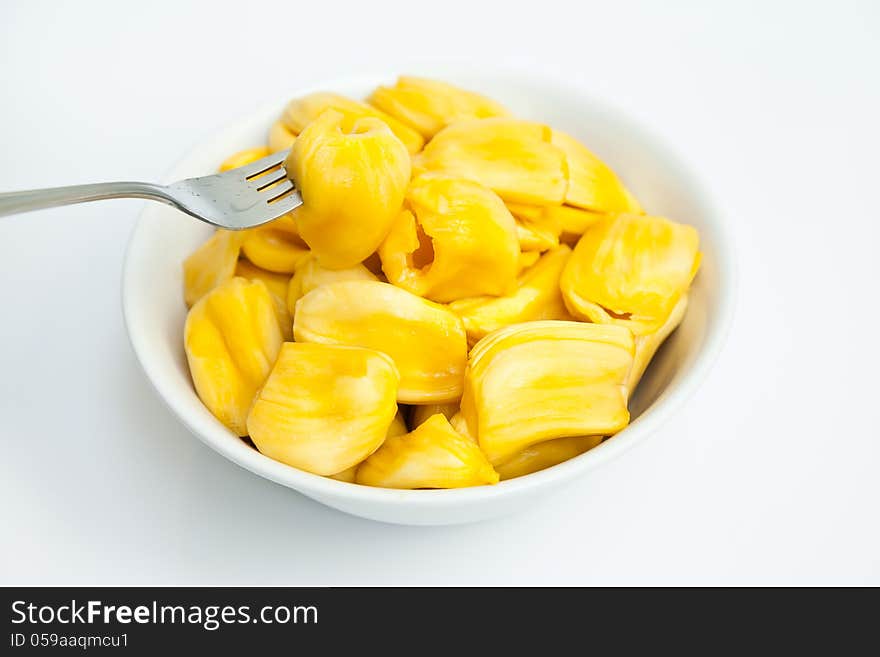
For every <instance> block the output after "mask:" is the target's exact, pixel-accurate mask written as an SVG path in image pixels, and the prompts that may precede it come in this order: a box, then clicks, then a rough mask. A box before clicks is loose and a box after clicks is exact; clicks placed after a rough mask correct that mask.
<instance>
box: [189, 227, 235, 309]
mask: <svg viewBox="0 0 880 657" xmlns="http://www.w3.org/2000/svg"><path fill="white" fill-rule="evenodd" d="M240 250H241V237H240V235H239V234H238V233H234V232H232V231H229V230H218V231H216V232H215V233H214V234H213V235H211V237H210V238H209V239H208V241H207V242H205V243H204V244H202V245H201V246H200V247H199V248H198V249H196V250H195V251H194V252H193V253H192V254H191V255H190V256H189V257H188V258H187V259H186V260H184V262H183V300H184V301H185V302H186V305H187V307H192V305H193V304H194V303H195V302H196V301H198V300H199V299H201V298H202V297H203V296H204V295H206V294H207V293H208V292H210V291H211V290H213V289H214V288H215V287H217V286H218V285H220V284H222V283H225V282H226V281H228V280H229V279H230V278H232V277H233V275H234V274H235V265H236V263H237V262H238V254H239V251H240Z"/></svg>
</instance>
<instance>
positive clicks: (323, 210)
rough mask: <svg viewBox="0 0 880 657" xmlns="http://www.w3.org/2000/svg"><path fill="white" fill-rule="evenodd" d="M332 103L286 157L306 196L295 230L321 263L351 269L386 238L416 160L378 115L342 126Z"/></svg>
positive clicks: (296, 215)
mask: <svg viewBox="0 0 880 657" xmlns="http://www.w3.org/2000/svg"><path fill="white" fill-rule="evenodd" d="M343 120H344V117H343V115H342V114H340V113H339V112H335V111H332V110H328V111H327V112H325V113H324V114H322V115H321V116H320V117H318V118H317V119H316V120H315V121H313V122H312V123H310V124H309V125H308V127H307V128H306V129H305V130H303V132H302V133H301V134H300V135H299V137H298V138H297V140H296V142H295V143H294V145H293V148H292V149H291V150H290V154H289V155H288V156H287V160H286V161H285V167H286V169H287V173H288V175H289V176H290V177H291V178H292V179H293V180H294V181H295V182H296V186H297V189H298V190H299V192H300V195H301V196H302V198H303V204H302V205H301V206H300V207H299V208H297V209H296V210H294V212H293V214H294V216H295V217H296V225H297V230H298V231H299V234H300V236H302V238H303V240H305V242H306V244H308V245H309V247H310V248H311V249H312V251H313V253H314V254H315V256H316V257H317V258H318V261H319V262H320V263H321V265H322V266H324V267H327V268H329V269H346V268H348V267H353V266H355V265H356V264H358V263H360V262H361V261H362V260H364V259H366V258H368V257H369V256H370V255H371V254H372V253H373V252H374V251H376V249H377V248H378V246H379V245H380V244H381V243H382V240H384V239H385V236H386V235H387V234H388V231H389V230H390V228H391V224H392V223H393V222H394V220H395V218H396V217H397V215H398V213H399V212H400V208H401V206H402V205H403V198H404V194H405V193H406V187H407V185H408V183H409V176H410V160H409V154H408V153H407V152H406V148H404V146H403V144H402V143H401V141H400V140H399V139H398V138H397V137H395V136H394V134H393V133H392V132H391V130H390V129H389V128H388V126H387V125H385V124H384V123H382V121H380V120H379V119H375V118H370V117H367V118H361V119H357V120H356V121H354V122H353V123H352V124H351V126H350V127H349V128H348V129H347V130H346V129H343V127H342V126H343Z"/></svg>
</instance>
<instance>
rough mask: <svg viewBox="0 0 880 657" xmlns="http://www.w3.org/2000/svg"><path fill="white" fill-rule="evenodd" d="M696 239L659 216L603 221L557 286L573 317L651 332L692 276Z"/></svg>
mask: <svg viewBox="0 0 880 657" xmlns="http://www.w3.org/2000/svg"><path fill="white" fill-rule="evenodd" d="M698 248H699V235H697V231H696V230H695V229H694V228H693V227H691V226H687V225H685V224H678V223H675V222H673V221H670V220H669V219H664V218H662V217H652V216H647V215H634V214H622V215H618V216H617V217H606V218H604V219H602V220H601V221H600V222H598V223H597V224H595V225H594V226H593V227H592V228H590V229H589V230H588V231H587V232H586V233H584V236H583V237H582V238H581V239H580V241H578V243H577V246H576V247H575V249H574V253H572V256H571V258H569V261H568V264H567V265H566V266H565V270H564V271H563V273H562V280H561V281H560V287H561V289H562V295H563V298H564V299H565V305H566V306H567V307H568V310H569V312H571V314H572V315H574V316H575V317H577V318H578V319H583V320H586V321H591V322H596V323H600V324H620V325H622V326H626V327H627V328H629V329H631V330H632V331H633V333H635V334H636V335H644V334H646V333H653V332H654V331H656V330H657V329H659V328H660V327H661V326H662V325H663V324H664V323H665V322H666V319H667V318H668V317H669V315H670V313H671V312H672V310H673V308H674V307H675V305H676V304H677V303H678V301H679V299H680V298H681V297H682V295H683V294H685V292H687V289H688V286H689V285H690V283H691V281H692V280H693V278H694V276H695V275H696V273H697V269H698V267H699V264H700V253H699V250H698Z"/></svg>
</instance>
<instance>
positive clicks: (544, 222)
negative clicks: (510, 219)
mask: <svg viewBox="0 0 880 657" xmlns="http://www.w3.org/2000/svg"><path fill="white" fill-rule="evenodd" d="M507 207H508V209H509V210H510V213H511V214H512V215H513V216H514V218H515V219H516V234H517V238H518V240H519V247H520V249H522V250H523V251H538V252H539V253H541V252H543V251H546V250H547V249H552V248H554V247H557V246H559V235H560V234H561V233H562V223H561V222H560V221H559V219H558V218H557V217H556V216H555V215H554V214H552V213H549V212H545V208H544V207H539V206H531V205H529V206H523V205H520V204H517V203H508V205H507ZM549 207H559V206H549ZM524 208H528V210H529V211H528V212H524V211H523V209H524ZM533 209H534V210H536V211H532V210H533Z"/></svg>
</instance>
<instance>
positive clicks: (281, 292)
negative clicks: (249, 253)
mask: <svg viewBox="0 0 880 657" xmlns="http://www.w3.org/2000/svg"><path fill="white" fill-rule="evenodd" d="M235 275H236V276H241V277H242V278H248V279H250V280H252V281H263V283H265V284H266V287H267V288H269V292H271V293H272V301H273V303H274V304H275V314H276V315H277V316H278V325H279V326H280V327H281V335H282V336H283V337H284V339H285V340H286V341H288V342H289V341H290V340H293V318H292V317H291V315H290V313H289V312H288V310H287V301H286V298H287V288H288V287H289V286H290V276H288V275H287V274H276V273H275V272H272V271H266V270H265V269H260V268H259V267H257V266H256V265H254V264H252V263H250V262H248V261H247V260H239V261H238V263H237V264H236V265H235Z"/></svg>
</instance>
